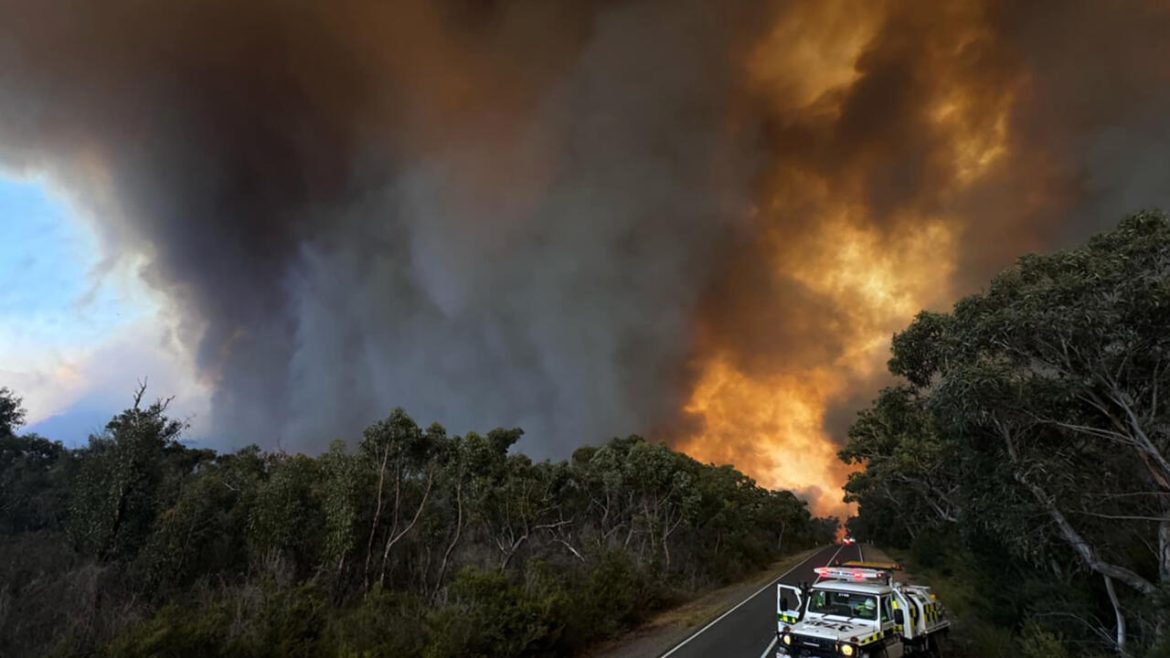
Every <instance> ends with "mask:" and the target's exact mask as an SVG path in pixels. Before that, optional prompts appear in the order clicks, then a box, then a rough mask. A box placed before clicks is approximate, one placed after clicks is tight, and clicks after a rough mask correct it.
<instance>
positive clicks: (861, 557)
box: [857, 542, 865, 562]
mask: <svg viewBox="0 0 1170 658" xmlns="http://www.w3.org/2000/svg"><path fill="white" fill-rule="evenodd" d="M857 561H858V562H865V554H864V553H862V552H861V543H860V542H858V544H857Z"/></svg>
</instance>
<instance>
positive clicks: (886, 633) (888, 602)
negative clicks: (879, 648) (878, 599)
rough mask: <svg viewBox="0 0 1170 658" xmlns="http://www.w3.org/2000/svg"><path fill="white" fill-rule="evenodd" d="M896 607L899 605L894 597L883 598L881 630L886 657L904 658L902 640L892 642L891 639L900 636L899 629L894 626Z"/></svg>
mask: <svg viewBox="0 0 1170 658" xmlns="http://www.w3.org/2000/svg"><path fill="white" fill-rule="evenodd" d="M895 605H897V604H896V603H894V597H893V596H883V597H882V604H881V607H880V611H881V622H880V624H881V629H882V636H883V641H884V642H885V645H886V655H887V656H888V657H889V658H902V656H903V655H904V654H905V647H904V646H903V644H902V640H901V639H900V638H899V639H898V640H895V641H891V640H890V638H892V637H896V636H898V635H899V632H898V629H897V627H896V626H895V624H894V606H895Z"/></svg>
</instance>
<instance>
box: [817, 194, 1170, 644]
mask: <svg viewBox="0 0 1170 658" xmlns="http://www.w3.org/2000/svg"><path fill="white" fill-rule="evenodd" d="M889 365H890V371H891V372H892V373H893V374H894V375H896V376H897V377H898V378H899V379H898V383H897V385H895V386H893V387H891V388H888V389H886V390H884V391H882V393H881V394H880V396H879V397H878V398H877V399H876V400H875V401H874V402H873V405H872V406H871V407H870V408H869V409H868V410H866V411H865V412H863V413H862V414H861V415H860V416H859V418H858V419H857V421H856V422H855V424H854V425H853V426H852V428H851V430H850V435H849V442H848V445H847V446H846V447H845V448H844V449H843V450H842V451H841V453H840V456H841V458H842V459H843V460H844V461H846V462H848V463H851V464H858V465H861V466H863V467H864V469H863V470H861V471H859V472H857V473H855V474H853V475H852V476H851V477H850V479H849V483H848V485H847V486H846V492H847V498H848V499H849V500H852V501H855V502H857V503H858V504H859V515H858V516H857V517H856V518H854V519H851V520H850V530H851V531H852V532H853V533H854V534H855V535H856V536H858V537H861V538H864V539H865V540H867V541H873V542H875V543H878V544H881V545H885V546H889V547H891V548H895V549H896V548H901V549H903V552H902V555H904V556H906V557H908V558H909V562H910V563H911V566H912V568H915V569H919V570H922V571H923V574H924V575H926V576H927V579H928V580H930V581H931V583H932V584H940V588H941V589H942V590H943V591H942V592H941V593H940V594H941V596H942V597H943V598H944V600H945V601H946V602H947V603H948V604H949V605H950V606H951V607H952V608H953V609H954V610H955V611H956V612H957V613H958V614H959V617H960V619H961V624H960V629H959V630H960V633H959V635H960V640H961V641H963V642H965V643H966V644H967V646H968V648H969V650H970V651H971V654H970V655H977V656H997V655H1022V656H1028V657H1031V658H1041V657H1044V658H1050V657H1059V656H1066V655H1067V656H1086V655H1088V656H1093V655H1117V654H1121V655H1126V656H1135V657H1136V656H1163V657H1164V656H1170V407H1168V406H1167V402H1168V400H1170V220H1168V219H1167V217H1166V216H1165V215H1163V214H1159V213H1140V214H1137V215H1133V216H1130V217H1128V218H1126V219H1124V220H1123V221H1122V222H1121V223H1120V225H1119V226H1118V228H1117V229H1116V230H1114V231H1111V232H1108V233H1105V234H1102V235H1099V236H1097V237H1095V238H1094V239H1092V240H1091V241H1090V242H1089V243H1088V244H1087V245H1085V246H1083V247H1080V248H1077V249H1071V250H1068V251H1064V252H1060V253H1055V254H1051V255H1045V256H1036V255H1032V256H1026V257H1024V258H1022V259H1020V260H1019V262H1018V263H1017V264H1016V265H1015V266H1014V267H1012V268H1010V269H1008V270H1006V271H1004V272H1003V273H1001V274H1000V275H999V276H997V277H996V278H995V279H994V280H993V281H992V282H991V284H990V286H989V287H988V288H987V289H986V290H985V291H984V292H982V293H979V294H975V295H972V296H969V297H967V298H965V299H962V300H960V301H959V302H958V303H957V304H956V305H955V306H954V309H953V310H952V311H951V312H950V313H931V312H923V313H921V314H920V315H919V316H918V317H917V318H916V319H915V320H914V322H913V323H912V324H911V325H910V326H909V327H908V328H907V329H906V330H905V331H903V332H902V333H900V334H898V335H896V336H895V337H894V341H893V356H892V358H891V360H890V363H889ZM948 590H949V591H948Z"/></svg>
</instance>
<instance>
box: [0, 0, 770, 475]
mask: <svg viewBox="0 0 1170 658" xmlns="http://www.w3.org/2000/svg"><path fill="white" fill-rule="evenodd" d="M739 4H740V5H742V7H740V8H737V7H733V6H730V5H729V6H726V7H722V8H716V7H714V6H711V5H709V4H708V3H703V2H670V3H666V2H640V3H639V2H633V3H596V4H590V3H548V2H535V1H534V2H507V3H506V2H498V3H497V2H437V3H436V2H423V1H421V0H420V1H417V2H414V1H411V2H393V3H365V2H340V3H313V2H252V3H238V2H222V1H211V2H206V1H205V2H179V3H162V4H158V3H142V2H133V1H129V0H127V1H120V2H105V3H84V2H74V3H68V2H60V3H39V2H11V1H6V2H4V3H3V5H0V15H3V16H4V17H5V18H6V19H5V20H4V21H0V140H2V142H0V144H2V149H3V150H2V152H0V157H2V158H3V162H4V164H6V165H7V166H9V167H16V168H19V169H30V170H47V171H49V172H51V173H52V174H53V175H55V176H57V177H59V178H62V179H65V180H67V181H68V184H69V185H70V186H71V187H72V188H73V189H74V190H76V191H77V194H78V196H79V197H80V198H81V200H82V201H83V203H85V204H86V205H87V206H88V207H91V208H94V214H95V215H96V216H97V217H98V219H99V225H100V226H101V228H102V230H103V232H104V234H105V236H106V238H107V242H108V244H109V245H111V247H112V248H113V249H116V250H120V251H122V252H124V253H141V254H145V256H146V257H147V259H148V261H149V268H148V270H147V276H148V278H149V280H150V282H151V283H152V284H153V285H154V286H155V287H156V288H158V289H159V290H162V291H164V292H165V293H166V294H167V295H168V297H169V298H170V299H171V300H173V302H174V304H175V308H176V310H177V312H178V313H180V314H181V315H182V317H183V319H184V322H185V327H186V329H185V331H186V336H185V339H186V340H187V341H188V342H189V343H191V344H194V345H197V355H198V364H199V367H200V369H201V371H202V372H203V373H204V374H205V375H206V376H207V377H209V378H212V380H213V381H214V382H215V383H216V393H215V398H214V401H213V402H214V409H213V422H214V425H215V430H216V433H217V434H219V435H222V436H225V437H230V440H231V441H232V442H234V443H241V442H249V441H259V442H261V443H265V444H269V445H271V444H272V443H273V442H274V441H277V440H279V441H281V443H282V445H284V446H285V447H289V448H310V447H314V446H319V445H321V444H322V443H323V442H324V440H325V439H327V438H329V437H330V436H333V435H337V434H342V435H350V436H352V435H353V433H354V432H355V431H356V429H357V428H360V427H361V426H363V425H365V424H367V423H368V422H370V421H371V420H372V419H374V418H376V417H377V416H379V415H380V414H383V413H385V412H386V411H387V410H388V408H389V407H391V406H394V405H402V406H405V407H406V408H407V409H408V410H409V411H410V412H411V413H412V414H414V415H416V416H418V417H420V418H421V419H424V420H429V419H438V420H440V421H443V422H445V423H449V424H451V425H452V426H453V427H454V428H455V429H457V430H460V431H462V430H465V429H468V428H471V427H483V426H490V425H492V424H507V425H512V424H517V425H521V426H523V427H525V428H526V430H528V432H529V434H530V438H529V440H528V441H529V442H528V444H527V445H526V448H527V450H529V451H530V452H532V453H535V454H537V455H552V454H564V453H566V452H567V451H568V450H569V449H570V448H571V447H573V446H575V445H578V444H580V443H583V442H586V441H595V440H598V439H602V438H604V437H605V436H607V435H611V434H617V433H625V432H629V431H633V430H636V429H639V428H645V427H650V426H652V425H654V424H655V423H657V422H659V421H660V420H661V419H662V418H664V417H666V416H668V415H670V414H671V413H673V412H674V410H676V409H677V407H678V405H679V403H680V402H679V398H680V396H681V395H682V394H683V393H684V392H685V382H686V378H685V376H684V372H683V371H684V368H685V362H686V357H687V354H688V351H689V349H690V347H691V339H690V334H691V331H692V320H691V318H692V315H693V307H694V305H695V304H696V303H697V298H698V296H699V294H700V293H701V291H702V290H703V289H704V282H705V281H706V280H707V279H708V278H709V277H710V275H711V273H712V271H713V270H714V269H716V268H718V266H719V263H720V262H721V261H722V259H723V258H724V255H725V254H724V245H725V244H727V243H728V240H729V236H731V235H733V234H734V233H735V232H736V230H737V229H736V226H735V224H736V222H737V221H738V220H737V218H738V217H740V216H742V214H743V209H744V208H746V207H747V205H748V203H749V201H750V181H751V180H752V169H753V167H754V166H755V164H754V161H755V159H754V156H753V155H752V153H751V151H752V150H753V149H754V143H753V142H752V140H751V136H750V135H746V136H741V137H733V136H732V135H730V131H729V129H728V127H727V125H726V117H727V116H728V114H729V111H730V107H731V103H732V102H733V100H734V99H735V98H736V97H737V96H738V93H737V90H736V88H735V86H736V84H737V75H736V72H735V65H736V60H735V53H736V49H737V45H736V43H737V40H738V39H741V38H747V39H748V40H749V41H750V35H751V29H752V26H753V25H755V24H756V23H757V22H758V21H756V20H753V17H754V16H755V15H757V14H758V13H759V12H757V11H756V10H755V9H752V8H751V6H752V5H753V3H748V2H745V3H739ZM138 375H139V373H127V376H128V377H134V376H138Z"/></svg>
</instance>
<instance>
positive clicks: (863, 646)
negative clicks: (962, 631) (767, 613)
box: [776, 562, 951, 658]
mask: <svg viewBox="0 0 1170 658" xmlns="http://www.w3.org/2000/svg"><path fill="white" fill-rule="evenodd" d="M899 570H901V567H900V566H898V565H896V564H892V563H879V562H844V563H835V564H832V565H829V566H824V567H818V568H817V569H816V570H815V571H816V573H817V581H816V582H815V583H813V584H812V585H811V586H810V585H807V584H806V585H802V586H801V587H793V586H792V585H783V584H781V585H779V586H778V589H777V592H776V613H777V616H778V620H777V628H776V632H777V641H776V656H777V658H838V657H840V656H845V657H846V658H858V657H860V658H900V657H901V656H931V657H935V658H941V657H942V656H943V655H944V652H945V648H944V645H945V641H946V635H947V632H948V630H949V629H950V625H951V622H950V620H949V619H948V618H947V612H946V609H945V608H944V607H943V605H942V603H941V602H939V601H938V599H937V597H936V596H935V595H934V593H933V592H931V591H930V588H929V587H923V586H920V585H907V584H903V583H899V582H897V581H896V580H894V576H893V572H894V571H899Z"/></svg>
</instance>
